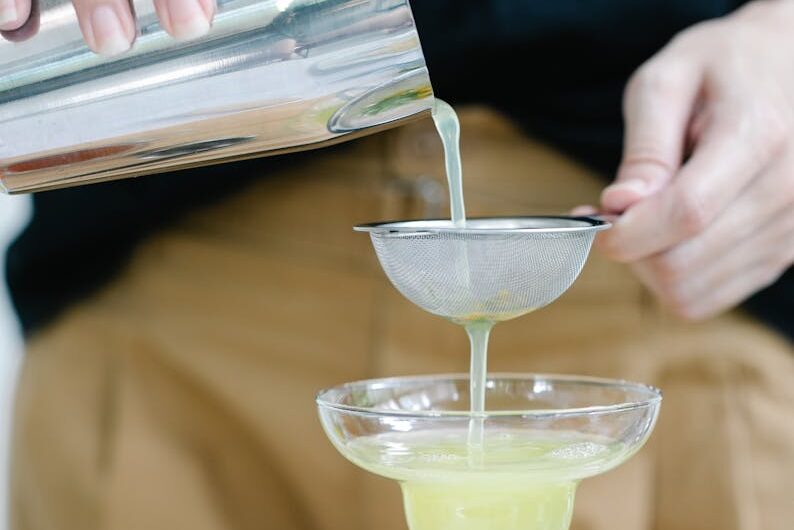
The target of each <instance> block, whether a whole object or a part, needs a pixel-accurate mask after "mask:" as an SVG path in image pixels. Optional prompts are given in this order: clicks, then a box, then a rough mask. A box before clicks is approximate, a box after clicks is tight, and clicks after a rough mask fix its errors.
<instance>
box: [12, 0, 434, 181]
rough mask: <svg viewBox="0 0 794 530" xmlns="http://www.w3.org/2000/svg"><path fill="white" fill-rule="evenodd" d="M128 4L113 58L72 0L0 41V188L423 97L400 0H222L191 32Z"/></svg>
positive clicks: (191, 161)
mask: <svg viewBox="0 0 794 530" xmlns="http://www.w3.org/2000/svg"><path fill="white" fill-rule="evenodd" d="M134 4H135V5H134V8H135V11H136V14H137V17H138V26H139V27H138V35H137V38H136V41H135V44H134V45H133V48H132V50H130V51H129V52H127V53H126V54H124V55H121V56H118V57H113V58H103V57H100V56H98V55H95V54H94V53H92V52H91V51H90V50H89V49H88V48H87V46H86V45H85V44H84V43H83V40H82V36H81V34H80V30H79V27H78V25H77V20H76V17H75V15H74V12H73V10H72V8H71V5H70V2H69V0H41V1H40V2H39V9H38V11H37V12H36V13H35V14H34V16H35V17H37V19H36V20H34V21H31V24H28V26H29V27H28V28H26V29H27V33H28V35H20V36H18V37H19V38H16V39H9V40H2V41H0V189H2V190H3V191H6V192H10V193H17V192H28V191H38V190H44V189H50V188H58V187H64V186H73V185H77V184H83V183H88V182H96V181H103V180H110V179H117V178H124V177H132V176H137V175H144V174H150V173H157V172H162V171H167V170H171V169H179V168H185V167H191V166H197V165H205V164H209V163H214V162H222V161H226V160H233V159H239V158H248V157H253V156H263V155H272V154H278V153H283V152H288V151H294V150H300V149H308V148H312V147H318V146H321V145H326V144H328V143H333V142H337V141H342V140H345V139H348V138H353V137H356V136H359V135H362V134H368V133H371V132H375V131H378V130H380V129H382V128H385V127H391V126H394V125H397V124H399V123H401V122H403V121H405V120H407V119H411V118H414V117H418V116H421V115H424V114H426V113H429V111H430V109H431V107H432V104H433V91H432V87H431V85H430V79H429V77H428V72H427V67H426V65H425V60H424V57H423V55H422V50H421V48H420V43H419V38H418V35H417V32H416V27H415V25H414V21H413V16H412V14H411V9H410V5H409V3H408V0H219V1H218V11H217V14H216V16H215V20H214V23H213V27H212V29H211V31H210V32H209V34H208V35H206V36H204V37H202V38H201V39H199V40H196V41H190V42H178V41H175V40H173V39H172V38H171V37H169V36H168V34H166V33H165V31H164V30H163V29H162V28H161V27H160V26H159V24H158V21H157V17H156V14H155V12H154V9H153V7H152V2H151V1H150V0H145V1H140V2H138V1H136V2H135V3H134ZM30 27H33V28H35V29H36V31H35V33H36V34H34V35H30V34H31V33H34V31H30ZM22 37H24V38H22Z"/></svg>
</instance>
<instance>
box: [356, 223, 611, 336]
mask: <svg viewBox="0 0 794 530" xmlns="http://www.w3.org/2000/svg"><path fill="white" fill-rule="evenodd" d="M608 227H609V223H606V222H604V221H601V220H598V219H593V218H590V217H510V218H496V217H493V218H478V219H468V220H467V221H466V224H465V227H455V226H454V225H453V224H452V222H451V221H449V220H432V221H397V222H387V223H373V224H366V225H359V226H356V227H355V230H357V231H360V232H369V234H370V236H371V238H372V244H373V245H374V247H375V252H376V253H377V255H378V259H379V260H380V263H381V265H382V266H383V270H384V271H386V275H387V276H388V277H389V279H390V280H391V282H392V284H394V286H395V287H396V288H397V289H398V290H399V291H400V292H401V293H402V294H403V295H404V296H405V297H406V298H408V299H409V300H410V301H412V302H413V303H415V304H416V305H418V306H420V307H421V308H422V309H424V310H425V311H429V312H430V313H433V314H436V315H439V316H442V317H445V318H448V319H451V320H454V321H457V322H467V321H476V320H483V321H491V322H498V321H502V320H509V319H511V318H515V317H517V316H520V315H523V314H525V313H528V312H529V311H532V310H534V309H537V308H540V307H543V306H545V305H547V304H549V303H551V302H553V301H554V300H555V299H557V298H558V297H559V296H560V295H561V294H562V293H564V292H565V291H566V290H567V289H568V287H570V286H571V284H572V283H573V281H574V280H575V279H576V277H577V276H578V275H579V272H580V271H581V270H582V267H583V266H584V263H585V260H586V259H587V255H588V253H589V252H590V247H591V246H592V243H593V238H594V237H595V234H596V232H597V231H599V230H603V229H605V228H608Z"/></svg>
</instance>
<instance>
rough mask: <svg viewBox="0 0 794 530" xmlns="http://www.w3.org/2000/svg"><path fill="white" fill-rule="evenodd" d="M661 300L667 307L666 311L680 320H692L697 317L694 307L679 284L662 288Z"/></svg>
mask: <svg viewBox="0 0 794 530" xmlns="http://www.w3.org/2000/svg"><path fill="white" fill-rule="evenodd" d="M662 300H663V302H664V304H665V305H666V306H667V308H668V310H670V312H672V313H673V314H674V315H675V316H677V317H678V318H682V319H684V320H693V319H695V318H696V316H697V315H696V314H695V305H694V304H693V301H692V300H691V298H690V297H689V295H688V294H687V292H686V291H685V290H684V289H682V288H681V286H680V284H676V285H675V286H672V287H667V288H663V289H662Z"/></svg>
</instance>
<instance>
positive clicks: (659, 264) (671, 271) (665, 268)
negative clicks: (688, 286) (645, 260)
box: [651, 253, 685, 288]
mask: <svg viewBox="0 0 794 530" xmlns="http://www.w3.org/2000/svg"><path fill="white" fill-rule="evenodd" d="M683 265H684V264H683V263H682V261H681V260H679V259H678V258H677V257H675V256H674V255H672V254H670V253H667V254H663V255H661V256H658V257H656V258H653V259H652V261H651V268H652V270H653V273H654V275H655V276H656V278H657V280H658V281H659V284H660V285H661V286H662V287H663V288H674V287H675V285H676V284H677V283H678V282H680V281H681V280H682V279H683V276H684V273H685V271H684V266H683Z"/></svg>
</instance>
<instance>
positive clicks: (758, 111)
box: [747, 104, 791, 162]
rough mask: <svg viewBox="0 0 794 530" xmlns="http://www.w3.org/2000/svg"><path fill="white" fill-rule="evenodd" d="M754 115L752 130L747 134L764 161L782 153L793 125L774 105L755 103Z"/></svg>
mask: <svg viewBox="0 0 794 530" xmlns="http://www.w3.org/2000/svg"><path fill="white" fill-rule="evenodd" d="M752 116H753V118H752V123H753V127H752V132H749V133H748V135H747V136H748V137H749V139H750V140H751V141H752V144H751V145H752V146H753V148H754V150H755V152H756V154H757V156H758V157H759V158H760V159H761V161H762V162H763V161H766V160H768V159H770V158H772V157H774V156H775V155H777V154H779V153H780V151H781V150H782V149H783V147H784V146H785V145H786V143H787V141H788V139H789V138H790V136H791V126H790V125H789V124H788V122H787V121H786V120H785V119H784V117H783V116H782V114H781V112H780V111H779V109H777V108H774V107H773V106H772V105H768V104H763V105H762V104H759V105H755V106H754V108H753V110H752Z"/></svg>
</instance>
